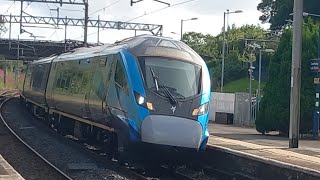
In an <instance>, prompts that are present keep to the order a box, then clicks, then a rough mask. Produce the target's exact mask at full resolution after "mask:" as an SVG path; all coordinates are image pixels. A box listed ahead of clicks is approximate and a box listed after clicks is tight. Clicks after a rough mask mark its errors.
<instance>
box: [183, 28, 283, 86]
mask: <svg viewBox="0 0 320 180" xmlns="http://www.w3.org/2000/svg"><path fill="white" fill-rule="evenodd" d="M244 39H270V37H269V35H268V34H267V33H266V31H265V30H264V29H262V28H261V27H260V26H254V25H244V26H242V27H239V28H237V27H235V26H234V25H233V26H231V27H229V28H228V31H227V32H226V53H225V73H224V83H225V84H227V83H228V82H231V81H234V80H237V79H241V78H244V77H247V76H248V61H249V59H252V58H253V60H254V61H255V60H256V56H255V54H250V56H251V58H250V56H249V53H248V49H247V48H246V44H245V40H244ZM183 41H184V42H185V43H187V44H188V45H189V46H190V47H191V48H193V49H194V50H195V51H196V52H197V53H198V54H200V55H202V56H208V57H212V58H209V59H208V58H205V60H206V61H207V65H208V67H209V68H210V70H212V71H213V72H211V75H212V76H213V77H212V81H213V83H212V84H213V86H212V87H215V84H219V82H220V79H221V57H222V44H223V34H222V33H221V34H218V35H217V36H215V37H214V36H211V35H204V34H201V33H195V32H190V33H186V34H184V35H183ZM260 45H261V46H264V47H265V48H275V47H276V46H277V45H276V43H268V44H267V45H265V44H260ZM255 53H256V52H255ZM263 57H264V58H265V56H263ZM216 82H217V83H216ZM218 87H219V85H218ZM213 90H217V89H213Z"/></svg>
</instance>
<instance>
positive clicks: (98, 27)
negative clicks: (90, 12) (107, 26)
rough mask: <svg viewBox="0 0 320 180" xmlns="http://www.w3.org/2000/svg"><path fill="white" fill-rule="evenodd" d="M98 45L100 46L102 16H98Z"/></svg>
mask: <svg viewBox="0 0 320 180" xmlns="http://www.w3.org/2000/svg"><path fill="white" fill-rule="evenodd" d="M97 36H98V37H97V44H99V39H100V15H98V33H97Z"/></svg>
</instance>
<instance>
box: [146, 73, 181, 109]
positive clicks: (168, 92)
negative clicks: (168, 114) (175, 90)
mask: <svg viewBox="0 0 320 180" xmlns="http://www.w3.org/2000/svg"><path fill="white" fill-rule="evenodd" d="M150 71H151V74H152V78H153V80H154V84H155V86H156V90H157V91H159V87H158V83H159V84H160V86H161V88H162V89H163V90H164V93H165V94H166V95H167V97H169V99H170V101H171V104H172V105H175V104H177V102H178V101H177V100H176V98H175V97H174V96H173V95H172V94H171V92H170V91H169V89H168V88H167V87H166V86H165V85H164V84H162V83H161V81H160V80H159V79H158V77H157V76H156V75H155V74H154V71H153V69H152V67H150Z"/></svg>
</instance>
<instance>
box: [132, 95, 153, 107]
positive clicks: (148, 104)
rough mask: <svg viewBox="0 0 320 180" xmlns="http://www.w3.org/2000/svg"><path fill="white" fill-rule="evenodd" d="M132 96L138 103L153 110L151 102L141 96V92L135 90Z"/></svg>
mask: <svg viewBox="0 0 320 180" xmlns="http://www.w3.org/2000/svg"><path fill="white" fill-rule="evenodd" d="M134 96H135V98H136V102H137V104H138V105H140V106H142V107H145V108H147V109H149V110H151V111H154V107H153V104H152V103H151V102H148V101H147V100H146V98H145V97H143V96H142V95H141V94H139V93H137V92H134Z"/></svg>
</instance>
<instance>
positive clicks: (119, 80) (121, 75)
mask: <svg viewBox="0 0 320 180" xmlns="http://www.w3.org/2000/svg"><path fill="white" fill-rule="evenodd" d="M115 59H116V61H117V64H116V71H115V76H114V80H115V82H116V84H117V85H118V86H119V87H120V88H121V89H123V90H124V91H125V92H127V90H128V89H127V88H128V83H127V80H126V77H125V71H124V67H123V66H122V63H121V61H122V59H121V56H120V55H119V54H117V55H115Z"/></svg>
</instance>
